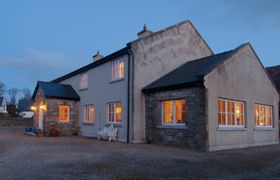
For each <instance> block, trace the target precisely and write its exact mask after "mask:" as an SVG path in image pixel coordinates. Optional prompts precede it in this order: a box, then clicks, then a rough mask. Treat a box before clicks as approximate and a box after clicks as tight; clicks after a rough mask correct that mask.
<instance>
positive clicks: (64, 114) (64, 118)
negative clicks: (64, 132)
mask: <svg viewBox="0 0 280 180" xmlns="http://www.w3.org/2000/svg"><path fill="white" fill-rule="evenodd" d="M69 109H70V108H69V106H58V121H59V122H69Z"/></svg>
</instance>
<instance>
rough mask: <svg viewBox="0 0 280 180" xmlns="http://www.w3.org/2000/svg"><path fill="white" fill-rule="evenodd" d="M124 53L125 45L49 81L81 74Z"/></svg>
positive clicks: (125, 50) (56, 81) (58, 80)
mask: <svg viewBox="0 0 280 180" xmlns="http://www.w3.org/2000/svg"><path fill="white" fill-rule="evenodd" d="M126 53H127V47H125V48H123V49H120V50H118V51H116V52H114V53H112V54H110V55H108V56H105V57H103V58H101V59H99V60H97V61H94V62H92V63H90V64H88V65H86V66H84V67H81V68H79V69H77V70H74V71H72V72H70V73H68V74H66V75H64V76H61V77H59V78H56V79H54V80H52V81H51V82H53V83H59V82H61V81H63V80H65V79H68V78H70V77H73V76H75V75H77V74H81V73H83V72H85V71H87V70H90V69H92V68H95V67H97V66H100V65H102V64H104V63H106V62H108V61H111V60H112V59H114V58H117V57H119V56H122V55H124V54H126Z"/></svg>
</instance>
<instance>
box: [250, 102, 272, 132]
mask: <svg viewBox="0 0 280 180" xmlns="http://www.w3.org/2000/svg"><path fill="white" fill-rule="evenodd" d="M256 106H257V107H258V124H256V112H255V107H256ZM261 106H263V107H264V113H263V118H264V125H263V126H262V125H260V108H261ZM268 107H269V108H270V110H271V111H270V116H267V114H266V108H268ZM267 117H270V118H271V119H270V120H271V122H270V123H271V125H270V126H268V125H267V119H266V118H267ZM273 119H274V118H273V105H266V104H261V103H255V104H254V122H255V123H254V124H255V127H256V128H273V126H274V123H273Z"/></svg>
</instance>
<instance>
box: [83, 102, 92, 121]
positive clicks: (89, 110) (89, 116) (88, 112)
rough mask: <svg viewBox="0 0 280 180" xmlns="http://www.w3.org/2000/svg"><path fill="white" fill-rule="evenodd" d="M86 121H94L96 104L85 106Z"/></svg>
mask: <svg viewBox="0 0 280 180" xmlns="http://www.w3.org/2000/svg"><path fill="white" fill-rule="evenodd" d="M84 121H85V122H90V123H93V122H94V106H93V105H86V106H85V107H84Z"/></svg>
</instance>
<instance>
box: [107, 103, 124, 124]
mask: <svg viewBox="0 0 280 180" xmlns="http://www.w3.org/2000/svg"><path fill="white" fill-rule="evenodd" d="M108 121H109V122H110V123H121V122H122V103H121V102H113V103H108Z"/></svg>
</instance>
